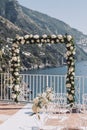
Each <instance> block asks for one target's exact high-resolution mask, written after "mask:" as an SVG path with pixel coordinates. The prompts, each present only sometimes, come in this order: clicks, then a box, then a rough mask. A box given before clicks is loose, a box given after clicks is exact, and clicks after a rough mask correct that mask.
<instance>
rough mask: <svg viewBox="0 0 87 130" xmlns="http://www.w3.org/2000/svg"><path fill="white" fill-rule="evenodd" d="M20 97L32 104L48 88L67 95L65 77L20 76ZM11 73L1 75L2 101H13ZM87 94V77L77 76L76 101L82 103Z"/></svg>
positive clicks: (0, 96) (0, 95)
mask: <svg viewBox="0 0 87 130" xmlns="http://www.w3.org/2000/svg"><path fill="white" fill-rule="evenodd" d="M20 77H21V81H20V95H19V101H24V102H31V101H32V100H33V99H34V98H35V97H36V96H37V95H38V94H41V93H42V92H44V91H45V90H46V88H47V87H52V88H53V91H54V93H66V76H65V75H41V74H20ZM11 78H12V77H11V75H10V74H9V73H4V74H3V73H1V74H0V100H2V101H8V102H10V101H13V99H12V96H11V95H12V79H11ZM84 93H87V77H86V76H75V100H76V102H78V103H82V95H83V94H84Z"/></svg>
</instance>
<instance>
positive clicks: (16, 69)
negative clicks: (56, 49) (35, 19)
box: [11, 34, 75, 103]
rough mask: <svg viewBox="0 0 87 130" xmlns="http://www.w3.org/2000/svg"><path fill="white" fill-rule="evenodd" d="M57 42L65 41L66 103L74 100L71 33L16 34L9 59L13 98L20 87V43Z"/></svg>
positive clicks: (73, 50) (16, 100)
mask: <svg viewBox="0 0 87 130" xmlns="http://www.w3.org/2000/svg"><path fill="white" fill-rule="evenodd" d="M40 43H41V44H47V43H50V44H57V43H65V45H66V54H65V56H66V61H67V76H66V89H67V103H73V102H74V101H75V86H74V76H75V61H74V55H75V45H74V42H73V38H72V36H71V35H67V34H66V35H54V34H53V35H50V36H48V35H46V34H44V35H42V36H39V35H32V34H30V35H25V36H24V37H20V36H17V37H16V38H15V40H14V41H13V45H12V59H11V73H12V77H13V98H14V100H15V102H18V95H19V93H20V92H19V89H20V76H19V73H20V55H19V53H20V44H22V45H24V44H40Z"/></svg>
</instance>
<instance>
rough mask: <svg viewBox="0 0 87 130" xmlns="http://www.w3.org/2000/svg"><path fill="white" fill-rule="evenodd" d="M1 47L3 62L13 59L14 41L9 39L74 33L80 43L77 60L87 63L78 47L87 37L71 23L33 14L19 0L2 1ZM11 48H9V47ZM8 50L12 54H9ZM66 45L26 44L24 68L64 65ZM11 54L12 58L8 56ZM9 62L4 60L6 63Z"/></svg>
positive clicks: (22, 62)
mask: <svg viewBox="0 0 87 130" xmlns="http://www.w3.org/2000/svg"><path fill="white" fill-rule="evenodd" d="M0 15H1V16H0V47H1V49H2V48H4V50H5V53H3V59H6V57H8V59H10V52H9V51H8V50H11V44H12V42H10V41H9V38H10V39H12V38H15V36H16V34H19V35H22V36H23V35H25V34H27V33H29V34H30V33H32V34H39V35H42V34H49V35H50V34H63V35H64V34H65V33H67V34H71V35H72V36H73V37H74V39H75V44H76V48H77V50H76V60H77V61H80V60H87V54H86V53H85V52H84V51H83V50H82V48H81V47H80V46H78V45H79V44H78V43H79V42H80V41H81V39H86V38H87V36H86V35H84V34H83V33H82V32H80V31H78V30H77V29H74V28H71V27H70V26H69V25H68V24H66V23H64V22H63V21H60V20H58V19H55V18H52V17H50V16H48V15H46V14H42V13H40V12H37V11H33V10H30V9H27V8H25V7H23V6H21V5H20V4H19V3H18V2H17V0H0ZM7 45H8V48H7ZM7 51H8V53H7ZM65 51H66V49H65V46H64V45H61V44H58V45H50V46H49V45H46V46H38V45H31V46H30V45H25V46H21V52H20V54H21V55H20V56H21V65H22V67H23V68H29V69H31V68H38V67H39V68H41V67H52V66H59V65H62V64H63V62H62V61H63V60H64V61H65V58H64V53H65ZM6 54H9V56H6ZM5 62H6V60H3V64H5Z"/></svg>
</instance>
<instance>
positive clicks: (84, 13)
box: [18, 0, 87, 34]
mask: <svg viewBox="0 0 87 130" xmlns="http://www.w3.org/2000/svg"><path fill="white" fill-rule="evenodd" d="M18 2H19V4H21V5H23V6H25V7H27V8H29V9H32V10H35V11H39V12H41V13H44V14H47V15H49V16H51V17H54V18H57V19H59V20H61V21H63V22H65V23H66V24H68V25H70V26H71V27H72V28H76V29H77V30H79V31H81V32H83V33H84V34H87V0H18Z"/></svg>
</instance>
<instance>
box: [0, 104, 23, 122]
mask: <svg viewBox="0 0 87 130" xmlns="http://www.w3.org/2000/svg"><path fill="white" fill-rule="evenodd" d="M24 105H25V104H22V103H21V104H16V103H6V102H5V103H3V102H0V124H2V123H3V122H4V121H6V120H7V119H8V118H9V117H11V116H12V115H13V114H15V113H16V112H17V111H19V110H20V109H22V108H23V107H24Z"/></svg>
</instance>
